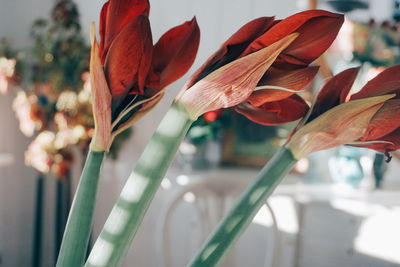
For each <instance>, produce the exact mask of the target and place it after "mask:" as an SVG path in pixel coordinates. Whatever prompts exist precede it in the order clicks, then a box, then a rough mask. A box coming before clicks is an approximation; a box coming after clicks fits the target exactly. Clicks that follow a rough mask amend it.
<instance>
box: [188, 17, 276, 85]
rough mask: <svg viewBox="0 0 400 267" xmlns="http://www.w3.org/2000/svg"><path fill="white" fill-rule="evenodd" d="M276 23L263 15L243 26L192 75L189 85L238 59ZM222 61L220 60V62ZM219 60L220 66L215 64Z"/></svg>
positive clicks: (271, 18)
mask: <svg viewBox="0 0 400 267" xmlns="http://www.w3.org/2000/svg"><path fill="white" fill-rule="evenodd" d="M273 24H274V18H273V17H261V18H257V19H255V20H252V21H250V22H248V23H247V24H245V25H244V26H242V27H241V28H240V29H239V30H238V31H237V32H236V33H234V34H233V35H232V36H231V37H230V38H229V39H228V40H226V41H225V42H224V43H223V44H222V45H221V47H220V48H219V49H218V50H217V52H215V53H214V54H213V55H212V56H211V57H209V58H208V60H207V61H206V63H205V64H203V65H202V66H201V67H200V68H199V69H198V70H197V71H196V72H195V73H194V74H193V76H192V77H191V80H190V81H189V82H188V83H187V87H188V88H189V87H191V86H192V85H193V84H195V83H196V82H197V81H199V80H200V79H202V78H204V77H205V76H207V75H208V74H209V73H210V72H211V71H213V70H215V69H216V68H218V67H221V66H222V65H225V64H228V63H229V62H231V61H232V60H234V59H236V58H237V57H238V56H239V55H240V54H241V53H242V51H243V50H244V49H245V48H246V47H247V46H248V45H249V43H251V42H252V41H253V40H254V39H256V38H257V37H258V36H260V35H261V34H263V33H264V32H265V31H266V30H267V29H269V28H270V27H271V26H272V25H273ZM219 61H220V62H219ZM217 62H218V66H215V64H216V63H217Z"/></svg>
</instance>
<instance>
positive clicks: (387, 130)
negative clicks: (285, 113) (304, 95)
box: [289, 66, 400, 158]
mask: <svg viewBox="0 0 400 267" xmlns="http://www.w3.org/2000/svg"><path fill="white" fill-rule="evenodd" d="M357 73H358V69H357V68H352V69H348V70H345V71H343V72H341V73H339V74H338V75H336V76H334V77H333V78H332V79H331V80H329V81H328V82H327V83H326V84H325V86H324V87H323V88H322V89H321V91H320V93H319V94H318V98H317V100H316V102H315V104H314V107H313V109H312V111H311V112H310V116H309V118H308V119H307V120H306V123H302V124H301V125H300V126H299V127H297V130H295V132H294V134H293V135H292V137H291V138H290V140H289V147H290V148H291V150H292V151H293V152H294V155H295V156H296V157H298V158H300V157H302V156H304V155H305V154H308V153H310V152H313V151H318V150H323V149H328V148H332V147H335V146H338V145H343V144H352V145H356V146H362V147H367V148H371V149H375V150H377V151H380V152H385V153H389V152H390V151H394V150H397V149H399V148H400V66H394V67H391V68H388V69H386V70H384V71H383V72H381V73H380V74H378V75H377V76H376V77H375V78H374V79H372V80H370V81H369V82H368V83H367V84H366V85H365V86H364V87H363V88H362V89H361V90H360V91H359V92H358V93H356V94H354V95H352V96H350V95H349V91H350V89H351V87H352V86H353V83H354V80H355V78H356V76H357Z"/></svg>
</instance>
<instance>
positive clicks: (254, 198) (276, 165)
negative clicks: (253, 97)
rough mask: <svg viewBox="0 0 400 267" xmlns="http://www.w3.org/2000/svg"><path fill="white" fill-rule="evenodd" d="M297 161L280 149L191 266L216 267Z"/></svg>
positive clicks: (289, 152)
mask: <svg viewBox="0 0 400 267" xmlns="http://www.w3.org/2000/svg"><path fill="white" fill-rule="evenodd" d="M296 162H297V160H296V159H295V158H294V157H293V155H292V152H291V151H290V150H288V149H287V148H281V149H280V150H279V151H278V152H277V153H276V154H275V155H274V156H273V157H272V159H271V160H270V161H269V162H268V163H267V164H266V165H265V166H264V168H263V169H262V170H261V171H260V173H259V174H258V176H257V178H256V180H255V181H254V183H253V184H251V185H250V186H249V187H248V188H247V189H246V191H245V192H244V193H243V194H242V195H241V197H240V199H239V201H238V202H237V203H236V204H235V206H234V207H233V208H232V209H231V210H230V211H229V213H228V214H227V215H226V216H225V217H224V219H223V220H222V222H221V223H220V224H219V225H218V227H217V228H216V230H215V231H214V232H213V233H212V235H211V237H210V238H209V239H208V240H207V242H206V243H205V244H204V245H203V247H202V249H201V250H200V252H199V253H198V254H197V255H196V256H195V258H194V260H193V261H192V262H191V263H190V265H188V266H190V267H205V266H207V267H212V266H216V265H217V264H218V263H219V262H220V260H221V258H222V257H223V256H224V254H225V253H226V252H227V251H228V250H229V248H230V247H231V246H232V245H233V244H234V243H235V241H236V240H237V239H238V238H239V236H240V235H241V234H242V233H243V232H244V230H246V228H247V226H248V225H249V224H250V223H251V221H252V220H253V218H254V216H255V215H256V214H257V212H258V210H259V209H260V208H261V207H262V205H264V204H265V201H266V200H267V198H268V197H269V196H270V195H271V194H272V192H273V191H274V189H275V188H276V187H277V186H278V184H279V183H280V182H281V181H282V179H283V177H285V175H286V174H287V173H288V172H289V171H290V169H291V168H292V167H293V165H294V164H295V163H296Z"/></svg>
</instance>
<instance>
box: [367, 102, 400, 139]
mask: <svg viewBox="0 0 400 267" xmlns="http://www.w3.org/2000/svg"><path fill="white" fill-rule="evenodd" d="M397 128H400V99H391V100H388V101H387V102H385V104H384V105H383V106H382V107H381V108H380V109H379V111H378V112H377V113H376V114H375V115H374V117H373V118H372V119H371V121H370V123H369V125H368V128H367V130H366V131H365V134H364V135H363V137H361V138H360V140H361V141H374V140H378V139H379V138H381V137H383V136H385V135H387V134H389V133H391V132H393V131H394V130H396V129H397Z"/></svg>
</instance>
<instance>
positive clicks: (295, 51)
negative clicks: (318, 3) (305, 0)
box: [243, 10, 344, 64]
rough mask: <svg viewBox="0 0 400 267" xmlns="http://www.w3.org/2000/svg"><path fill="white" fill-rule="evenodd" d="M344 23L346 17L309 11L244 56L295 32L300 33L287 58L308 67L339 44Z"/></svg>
mask: <svg viewBox="0 0 400 267" xmlns="http://www.w3.org/2000/svg"><path fill="white" fill-rule="evenodd" d="M343 21H344V17H343V15H340V14H335V13H331V12H328V11H323V10H308V11H304V12H300V13H297V14H295V15H293V16H290V17H288V18H286V19H284V20H282V21H280V22H279V23H277V24H276V25H274V26H273V27H272V28H271V29H269V30H268V31H267V32H266V33H265V34H263V35H261V36H260V37H259V38H257V39H256V40H255V41H253V42H252V43H251V44H250V45H249V46H248V47H247V49H246V50H245V51H244V52H243V55H247V54H249V53H252V52H254V51H257V50H259V49H261V48H263V47H265V46H268V45H270V44H272V43H274V42H276V41H277V40H279V39H281V38H283V37H284V36H286V35H288V34H291V33H293V32H298V33H300V36H299V39H297V40H295V41H294V42H293V43H292V44H291V45H290V46H289V47H288V48H286V50H285V51H284V53H283V54H285V55H290V56H292V57H294V58H296V59H298V60H299V61H300V62H303V63H304V64H309V63H311V62H312V61H314V60H315V59H316V58H317V57H319V56H320V55H321V54H322V53H323V52H325V50H326V49H328V48H329V46H330V45H331V43H332V42H333V41H334V40H335V38H336V35H337V33H338V32H339V29H340V27H341V26H342V24H343Z"/></svg>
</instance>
